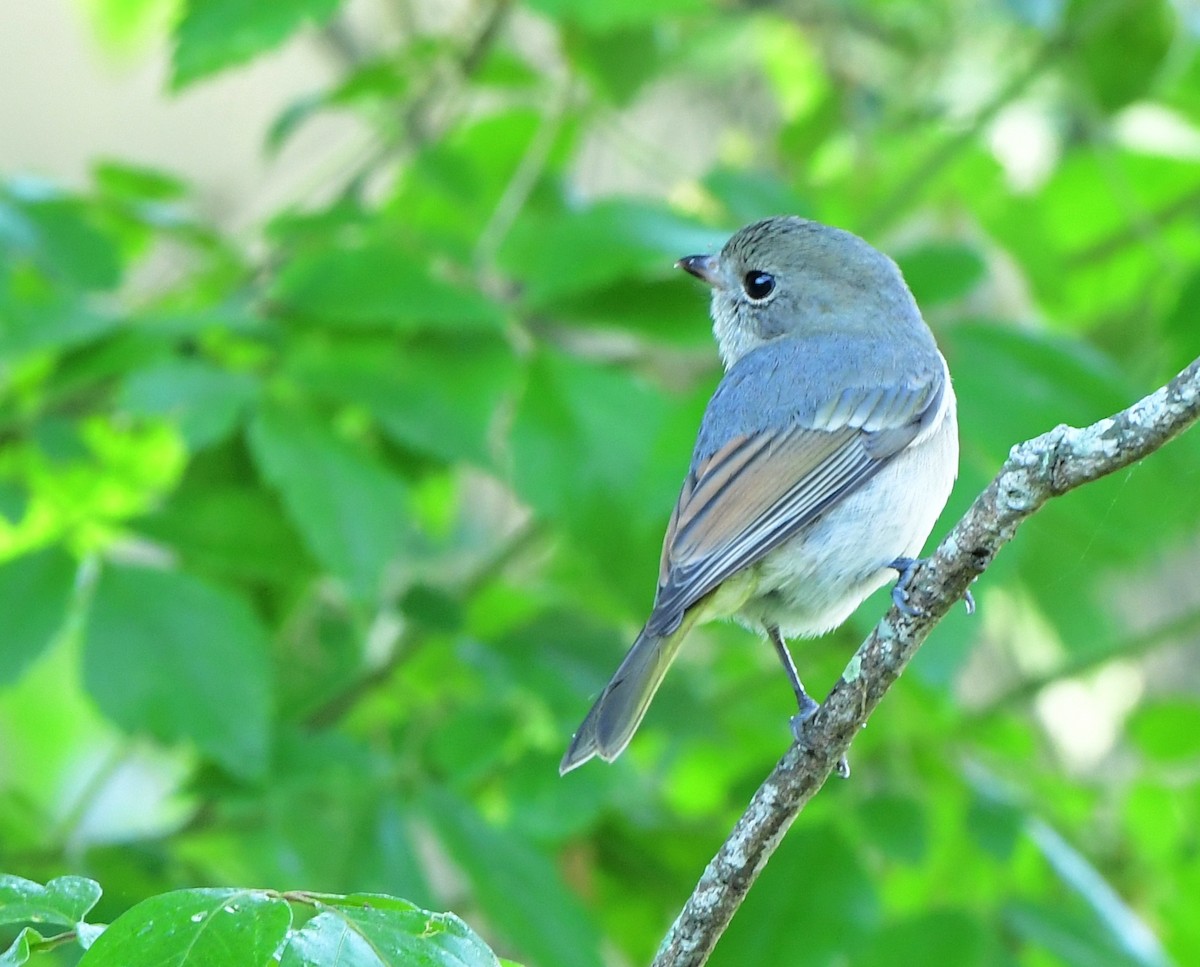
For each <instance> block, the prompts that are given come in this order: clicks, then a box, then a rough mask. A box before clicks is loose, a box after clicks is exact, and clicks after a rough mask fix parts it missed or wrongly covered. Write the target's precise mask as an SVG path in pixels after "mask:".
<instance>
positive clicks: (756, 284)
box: [742, 272, 775, 302]
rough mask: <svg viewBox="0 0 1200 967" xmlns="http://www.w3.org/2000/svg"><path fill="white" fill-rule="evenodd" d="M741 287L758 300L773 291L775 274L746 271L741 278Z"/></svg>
mask: <svg viewBox="0 0 1200 967" xmlns="http://www.w3.org/2000/svg"><path fill="white" fill-rule="evenodd" d="M742 288H743V289H745V290H746V295H748V296H749V297H750V298H751V299H753V300H754V301H755V302H759V301H760V300H762V299H765V298H766V297H767V296H769V295H770V294H771V293H772V292H774V291H775V276H773V275H771V274H770V273H769V272H747V273H746V276H745V278H743V279H742Z"/></svg>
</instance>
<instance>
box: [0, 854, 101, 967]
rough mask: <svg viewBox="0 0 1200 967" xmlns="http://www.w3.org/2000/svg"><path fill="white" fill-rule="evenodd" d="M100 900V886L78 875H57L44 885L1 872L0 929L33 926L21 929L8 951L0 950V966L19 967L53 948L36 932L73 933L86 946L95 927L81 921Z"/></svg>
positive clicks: (51, 944) (53, 934)
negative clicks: (41, 952)
mask: <svg viewBox="0 0 1200 967" xmlns="http://www.w3.org/2000/svg"><path fill="white" fill-rule="evenodd" d="M99 899H100V887H99V885H98V884H96V883H95V882H94V881H92V880H87V879H84V878H83V877H81V876H60V877H58V878H56V879H53V880H51V881H50V882H49V883H47V884H46V885H45V886H42V885H41V884H40V883H34V882H33V881H32V880H26V879H23V878H22V877H19V876H10V875H9V874H7V873H0V930H3V931H4V932H5V933H8V930H6V929H5V928H7V927H12V926H18V925H21V924H32V925H33V926H28V927H25V928H24V929H23V930H21V931H20V932H19V933H18V934H17V936H16V939H14V940H13V942H12V943H11V944H10V945H9V947H8V949H7V950H3V951H0V967H20V965H21V964H24V963H25V962H26V961H28V960H29V958H30V957H31V955H32V954H33V953H35V952H36V951H39V950H44V949H50V948H51V947H53V946H56V943H54V942H47V941H45V939H44V938H43V936H42V934H41V933H40V932H39V931H41V930H43V929H44V928H50V929H45V933H47V934H50V935H51V936H57V935H59V934H61V933H63V932H64V931H74V932H75V934H76V936H77V937H78V938H79V942H80V943H81V944H82V945H85V946H86V944H87V943H88V942H90V940H91V939H92V937H93V936H94V935H95V932H96V928H94V927H92V926H90V925H89V924H87V923H84V922H83V918H84V917H85V916H87V914H88V912H89V911H90V910H91V909H92V907H94V906H95V905H96V901H97V900H99Z"/></svg>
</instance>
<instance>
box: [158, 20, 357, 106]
mask: <svg viewBox="0 0 1200 967" xmlns="http://www.w3.org/2000/svg"><path fill="white" fill-rule="evenodd" d="M337 8H338V0H277V2H272V3H243V2H242V0H186V5H185V7H184V11H183V16H182V17H181V18H180V21H179V25H178V26H177V27H176V28H175V53H174V56H173V58H172V62H173V66H174V71H173V73H172V77H171V84H172V86H174V87H175V88H181V87H184V86H186V85H187V84H191V83H192V82H193V81H196V80H198V79H200V78H201V77H204V76H206V75H208V74H213V73H215V72H216V71H219V70H222V69H224V68H226V67H232V66H233V65H235V64H241V63H244V62H245V61H248V60H250V59H251V58H252V57H254V56H255V55H257V54H260V53H262V52H264V51H266V50H270V49H271V48H272V47H277V46H279V45H280V44H281V43H283V42H284V41H285V40H286V39H287V38H288V37H289V36H291V35H292V34H293V33H295V32H296V31H297V30H298V29H299V28H300V27H302V26H303V25H304V24H305V23H308V22H312V23H316V24H320V23H323V22H324V21H326V20H328V19H329V18H330V17H331V16H333V13H334V11H336V10H337Z"/></svg>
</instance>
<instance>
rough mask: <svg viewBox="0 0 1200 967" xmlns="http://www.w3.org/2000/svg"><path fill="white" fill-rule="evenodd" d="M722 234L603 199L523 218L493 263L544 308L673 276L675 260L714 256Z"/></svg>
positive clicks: (644, 208)
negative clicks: (631, 282)
mask: <svg viewBox="0 0 1200 967" xmlns="http://www.w3.org/2000/svg"><path fill="white" fill-rule="evenodd" d="M727 237H728V233H727V232H721V231H719V230H713V229H708V228H704V227H702V226H700V225H698V224H696V223H695V222H693V221H691V220H689V219H686V218H683V217H681V216H679V215H676V214H674V213H673V212H671V211H669V210H667V209H664V208H659V207H655V206H653V205H648V204H645V203H639V202H632V201H608V202H602V203H600V204H597V205H594V206H592V207H591V208H588V209H585V210H584V211H579V212H560V213H555V214H553V215H543V216H532V215H531V216H527V217H526V218H524V219H522V220H521V221H520V222H518V223H517V225H515V226H514V228H513V232H512V234H511V236H510V237H509V239H508V241H507V242H506V243H505V245H504V247H503V248H502V249H501V252H500V259H501V262H502V263H503V265H504V266H505V267H506V268H507V269H508V270H509V271H511V272H512V273H513V274H514V275H516V276H517V277H519V278H520V279H521V280H522V282H523V284H524V289H523V292H522V296H523V298H524V299H525V300H526V301H527V302H528V303H529V304H530V305H531V306H533V307H537V308H546V307H549V306H552V305H554V304H555V302H556V301H557V300H558V299H561V298H563V297H565V296H573V295H579V294H580V293H583V292H588V291H591V290H593V289H599V288H603V287H605V286H607V285H610V284H613V283H616V282H618V281H620V280H622V279H631V278H632V279H643V280H645V279H654V278H661V277H663V276H665V275H668V274H670V273H671V272H673V271H674V269H673V268H672V266H674V264H675V261H676V260H677V259H679V258H681V257H683V256H685V255H694V254H696V253H697V252H711V251H714V250H716V249H717V248H719V247H720V246H721V245H722V244H723V243H724V241H725V239H726V238H727Z"/></svg>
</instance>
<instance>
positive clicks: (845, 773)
mask: <svg viewBox="0 0 1200 967" xmlns="http://www.w3.org/2000/svg"><path fill="white" fill-rule="evenodd" d="M767 637H768V638H770V639H771V644H772V645H774V646H775V654H777V655H778V656H779V661H780V662H781V663H782V664H783V670H784V671H785V672H786V673H787V677H788V681H789V682H791V685H792V691H793V692H795V693H796V704H797V705H798V706H799V707H800V711H798V712H797V713H796V714H795V715H793V716H792V719H791V726H792V738H794V739H795V740H796V741H797V742H803V741H804V729H805V726H807V725H808V723H809V721H811V719H812V717H813V716H814V715H816V714H817V709H819V708H820V707H821V706H820V705H819V704H817V701H816V700H815V699H814V698H813V697H812V696H811V695H809V694H808V692H806V691H805V690H804V683H803V682H802V681H800V673H799V672H797V671H796V663H795V662H794V661H792V653H791V652H790V651H788V646H787V642H786V641H784V640H783V635H782V633H781V632H780V631H779V628H778V627H777V626H775V625H768V626H767ZM837 774H838V775H839V776H841V777H842V778H843V779H847V778H849V776H850V763H849V762H847V761H846V757H845V756H842V757H841V758H840V759H838V763H837Z"/></svg>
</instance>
